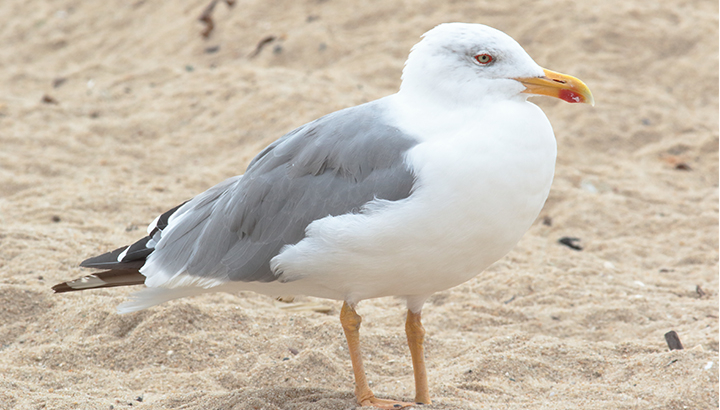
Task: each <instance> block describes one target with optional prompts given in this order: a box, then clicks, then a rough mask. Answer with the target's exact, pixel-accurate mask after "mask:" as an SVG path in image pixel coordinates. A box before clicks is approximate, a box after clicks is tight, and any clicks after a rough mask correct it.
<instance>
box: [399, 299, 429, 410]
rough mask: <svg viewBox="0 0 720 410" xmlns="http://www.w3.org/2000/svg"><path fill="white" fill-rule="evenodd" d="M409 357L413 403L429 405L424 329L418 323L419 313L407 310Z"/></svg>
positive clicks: (406, 328) (406, 331) (406, 323)
mask: <svg viewBox="0 0 720 410" xmlns="http://www.w3.org/2000/svg"><path fill="white" fill-rule="evenodd" d="M405 334H407V340H408V346H410V355H411V356H412V364H413V372H414V373H415V402H416V403H421V404H430V391H429V389H428V381H427V371H426V370H425V349H424V348H423V341H424V340H425V328H424V327H423V325H422V322H421V321H420V312H418V313H413V312H412V311H411V310H409V309H408V313H407V321H406V322H405Z"/></svg>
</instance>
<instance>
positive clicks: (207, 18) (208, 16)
mask: <svg viewBox="0 0 720 410" xmlns="http://www.w3.org/2000/svg"><path fill="white" fill-rule="evenodd" d="M220 1H221V0H212V1H211V2H210V4H208V5H207V7H205V10H203V12H202V14H201V15H200V18H198V20H200V21H202V22H203V23H205V29H203V31H202V33H201V34H202V36H203V38H208V37H210V34H212V32H213V30H214V29H215V23H214V22H213V19H212V12H213V10H214V9H215V5H217V4H218V3H219V2H220ZM225 3H226V4H227V5H228V7H232V6H234V5H235V0H225Z"/></svg>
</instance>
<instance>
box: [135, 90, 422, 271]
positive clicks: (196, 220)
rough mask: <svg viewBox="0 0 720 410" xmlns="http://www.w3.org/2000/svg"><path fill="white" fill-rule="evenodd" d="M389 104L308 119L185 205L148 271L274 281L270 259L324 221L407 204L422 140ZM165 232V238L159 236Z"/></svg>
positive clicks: (171, 221) (157, 245) (159, 242)
mask: <svg viewBox="0 0 720 410" xmlns="http://www.w3.org/2000/svg"><path fill="white" fill-rule="evenodd" d="M381 102H382V100H379V101H374V102H372V103H368V104H364V105H361V106H357V107H352V108H348V109H345V110H341V111H338V112H335V113H332V114H329V115H327V116H325V117H322V118H320V119H318V120H316V121H313V122H311V123H308V124H306V125H304V126H302V127H300V128H298V129H296V130H294V131H292V132H290V133H288V134H286V135H285V136H283V137H282V138H280V139H279V140H277V141H275V142H274V143H273V144H271V145H270V146H268V147H267V148H266V149H264V150H263V151H262V152H261V153H260V154H258V155H257V157H255V159H254V160H253V161H252V162H251V163H250V165H249V166H248V169H247V172H246V173H245V174H244V175H242V176H237V177H233V178H230V179H228V180H226V181H224V182H222V183H220V184H218V185H216V186H215V187H213V188H211V189H209V190H208V191H206V192H204V193H203V194H200V195H198V196H197V197H195V198H194V199H192V200H190V201H188V202H187V203H186V204H184V205H183V206H181V207H180V208H179V209H178V210H177V211H176V212H175V213H174V214H173V215H171V216H170V217H169V223H168V227H167V228H166V229H164V230H162V231H158V232H157V233H156V234H155V235H154V236H153V241H154V242H156V243H155V250H154V251H153V253H152V254H151V255H150V257H149V258H148V265H146V268H153V269H154V268H155V267H161V269H162V270H163V271H164V272H166V273H168V274H170V275H173V276H174V275H176V274H180V273H183V272H187V273H188V274H189V275H191V276H195V277H202V278H208V279H218V280H231V281H260V282H269V281H273V280H275V279H276V277H275V275H274V274H273V272H272V271H271V270H270V264H269V262H270V259H272V258H273V257H274V256H275V255H277V254H278V252H279V251H280V249H281V248H282V247H283V246H285V245H288V244H295V243H297V242H299V241H300V240H302V238H303V237H304V236H305V228H306V227H307V226H308V225H309V224H310V223H311V222H313V221H315V220H317V219H321V218H323V217H326V216H336V215H341V214H346V213H357V212H361V210H362V207H363V205H365V204H366V203H367V202H369V201H372V200H373V199H375V198H377V199H385V200H390V201H396V200H400V199H403V198H407V197H408V196H409V195H410V193H411V190H412V187H413V183H414V176H413V174H412V172H411V171H410V170H409V169H408V168H407V166H406V164H405V162H404V154H405V152H407V150H408V149H410V148H411V147H412V146H414V145H415V144H417V140H415V139H414V138H412V137H411V136H408V135H406V134H403V133H402V132H401V131H400V130H398V129H397V128H395V127H393V126H391V125H389V124H388V123H387V122H386V121H384V119H383V117H382V113H381V111H382V110H381V109H380V108H379V107H378V105H379V104H380V103H381ZM158 234H159V235H158Z"/></svg>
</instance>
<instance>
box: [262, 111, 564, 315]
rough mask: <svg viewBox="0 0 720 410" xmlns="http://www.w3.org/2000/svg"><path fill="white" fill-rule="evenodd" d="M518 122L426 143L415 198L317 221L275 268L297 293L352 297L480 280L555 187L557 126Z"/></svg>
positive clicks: (414, 157) (420, 150) (416, 164)
mask: <svg viewBox="0 0 720 410" xmlns="http://www.w3.org/2000/svg"><path fill="white" fill-rule="evenodd" d="M543 118H544V115H543ZM545 121H546V120H545ZM516 128H517V130H516V131H517V133H520V134H517V135H513V134H511V135H510V136H508V138H506V139H505V140H497V139H489V138H486V137H484V136H482V135H480V136H478V135H473V134H472V132H473V131H470V132H466V133H462V132H459V133H458V136H457V137H456V138H451V139H437V140H431V141H426V142H423V143H421V144H418V145H417V146H415V147H414V148H413V149H411V150H410V151H409V152H408V157H407V161H408V163H409V164H410V165H411V168H413V171H414V172H415V173H416V175H417V177H418V180H417V184H416V189H415V190H414V192H413V193H412V194H411V196H410V197H409V198H407V199H405V200H401V201H396V202H389V201H375V202H373V203H371V204H370V205H369V206H368V207H367V209H366V211H365V212H364V213H361V214H353V215H341V216H337V217H327V218H323V219H321V220H318V221H315V222H313V223H312V224H311V225H310V226H309V227H308V231H307V233H308V236H307V237H306V238H305V239H303V240H302V241H301V242H299V243H298V244H297V245H294V246H290V247H287V248H285V249H284V250H283V251H282V252H281V253H280V254H279V255H278V256H276V257H275V258H274V259H273V260H272V262H271V266H272V267H273V269H275V270H276V271H277V272H279V273H281V276H280V279H281V281H287V282H288V283H287V285H288V290H290V289H292V291H291V292H290V293H305V294H307V295H310V296H318V297H325V298H331V299H339V300H346V301H349V302H357V301H360V300H363V299H369V298H375V297H382V296H407V297H423V296H429V295H430V294H432V293H434V292H437V291H440V290H444V289H448V288H450V287H453V286H456V285H458V284H460V283H463V282H465V281H467V280H469V279H471V278H472V277H474V276H476V275H477V274H479V273H480V272H482V271H483V270H484V269H485V268H487V267H488V266H489V265H490V264H492V263H493V262H495V261H496V260H498V259H500V258H501V257H503V256H504V255H505V254H506V253H507V252H509V251H510V250H511V249H512V248H513V246H514V245H515V244H516V243H517V241H519V240H520V238H521V237H522V235H523V234H524V233H525V232H526V231H527V229H528V228H529V227H530V225H531V224H532V223H533V221H534V220H535V218H536V217H537V215H538V213H539V212H540V210H541V209H542V206H543V204H544V203H545V200H546V198H547V195H548V192H549V190H550V185H551V183H552V177H553V171H554V165H555V140H554V136H553V134H552V129H551V128H549V124H547V129H543V127H540V129H539V131H540V132H538V129H527V127H526V126H525V125H523V124H519V125H518V127H516ZM486 131H487V132H489V133H491V134H492V131H493V130H492V129H486ZM522 133H525V134H522ZM527 133H532V134H530V135H527ZM278 285H279V284H278Z"/></svg>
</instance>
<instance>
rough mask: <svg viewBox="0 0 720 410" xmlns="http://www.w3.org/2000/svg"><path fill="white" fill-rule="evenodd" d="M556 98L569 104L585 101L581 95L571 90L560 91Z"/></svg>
mask: <svg viewBox="0 0 720 410" xmlns="http://www.w3.org/2000/svg"><path fill="white" fill-rule="evenodd" d="M558 97H559V98H560V99H561V100H563V101H567V102H569V103H581V102H584V101H585V100H584V98H583V96H582V95H580V94H578V93H576V92H574V91H571V90H560V94H559V95H558Z"/></svg>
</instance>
